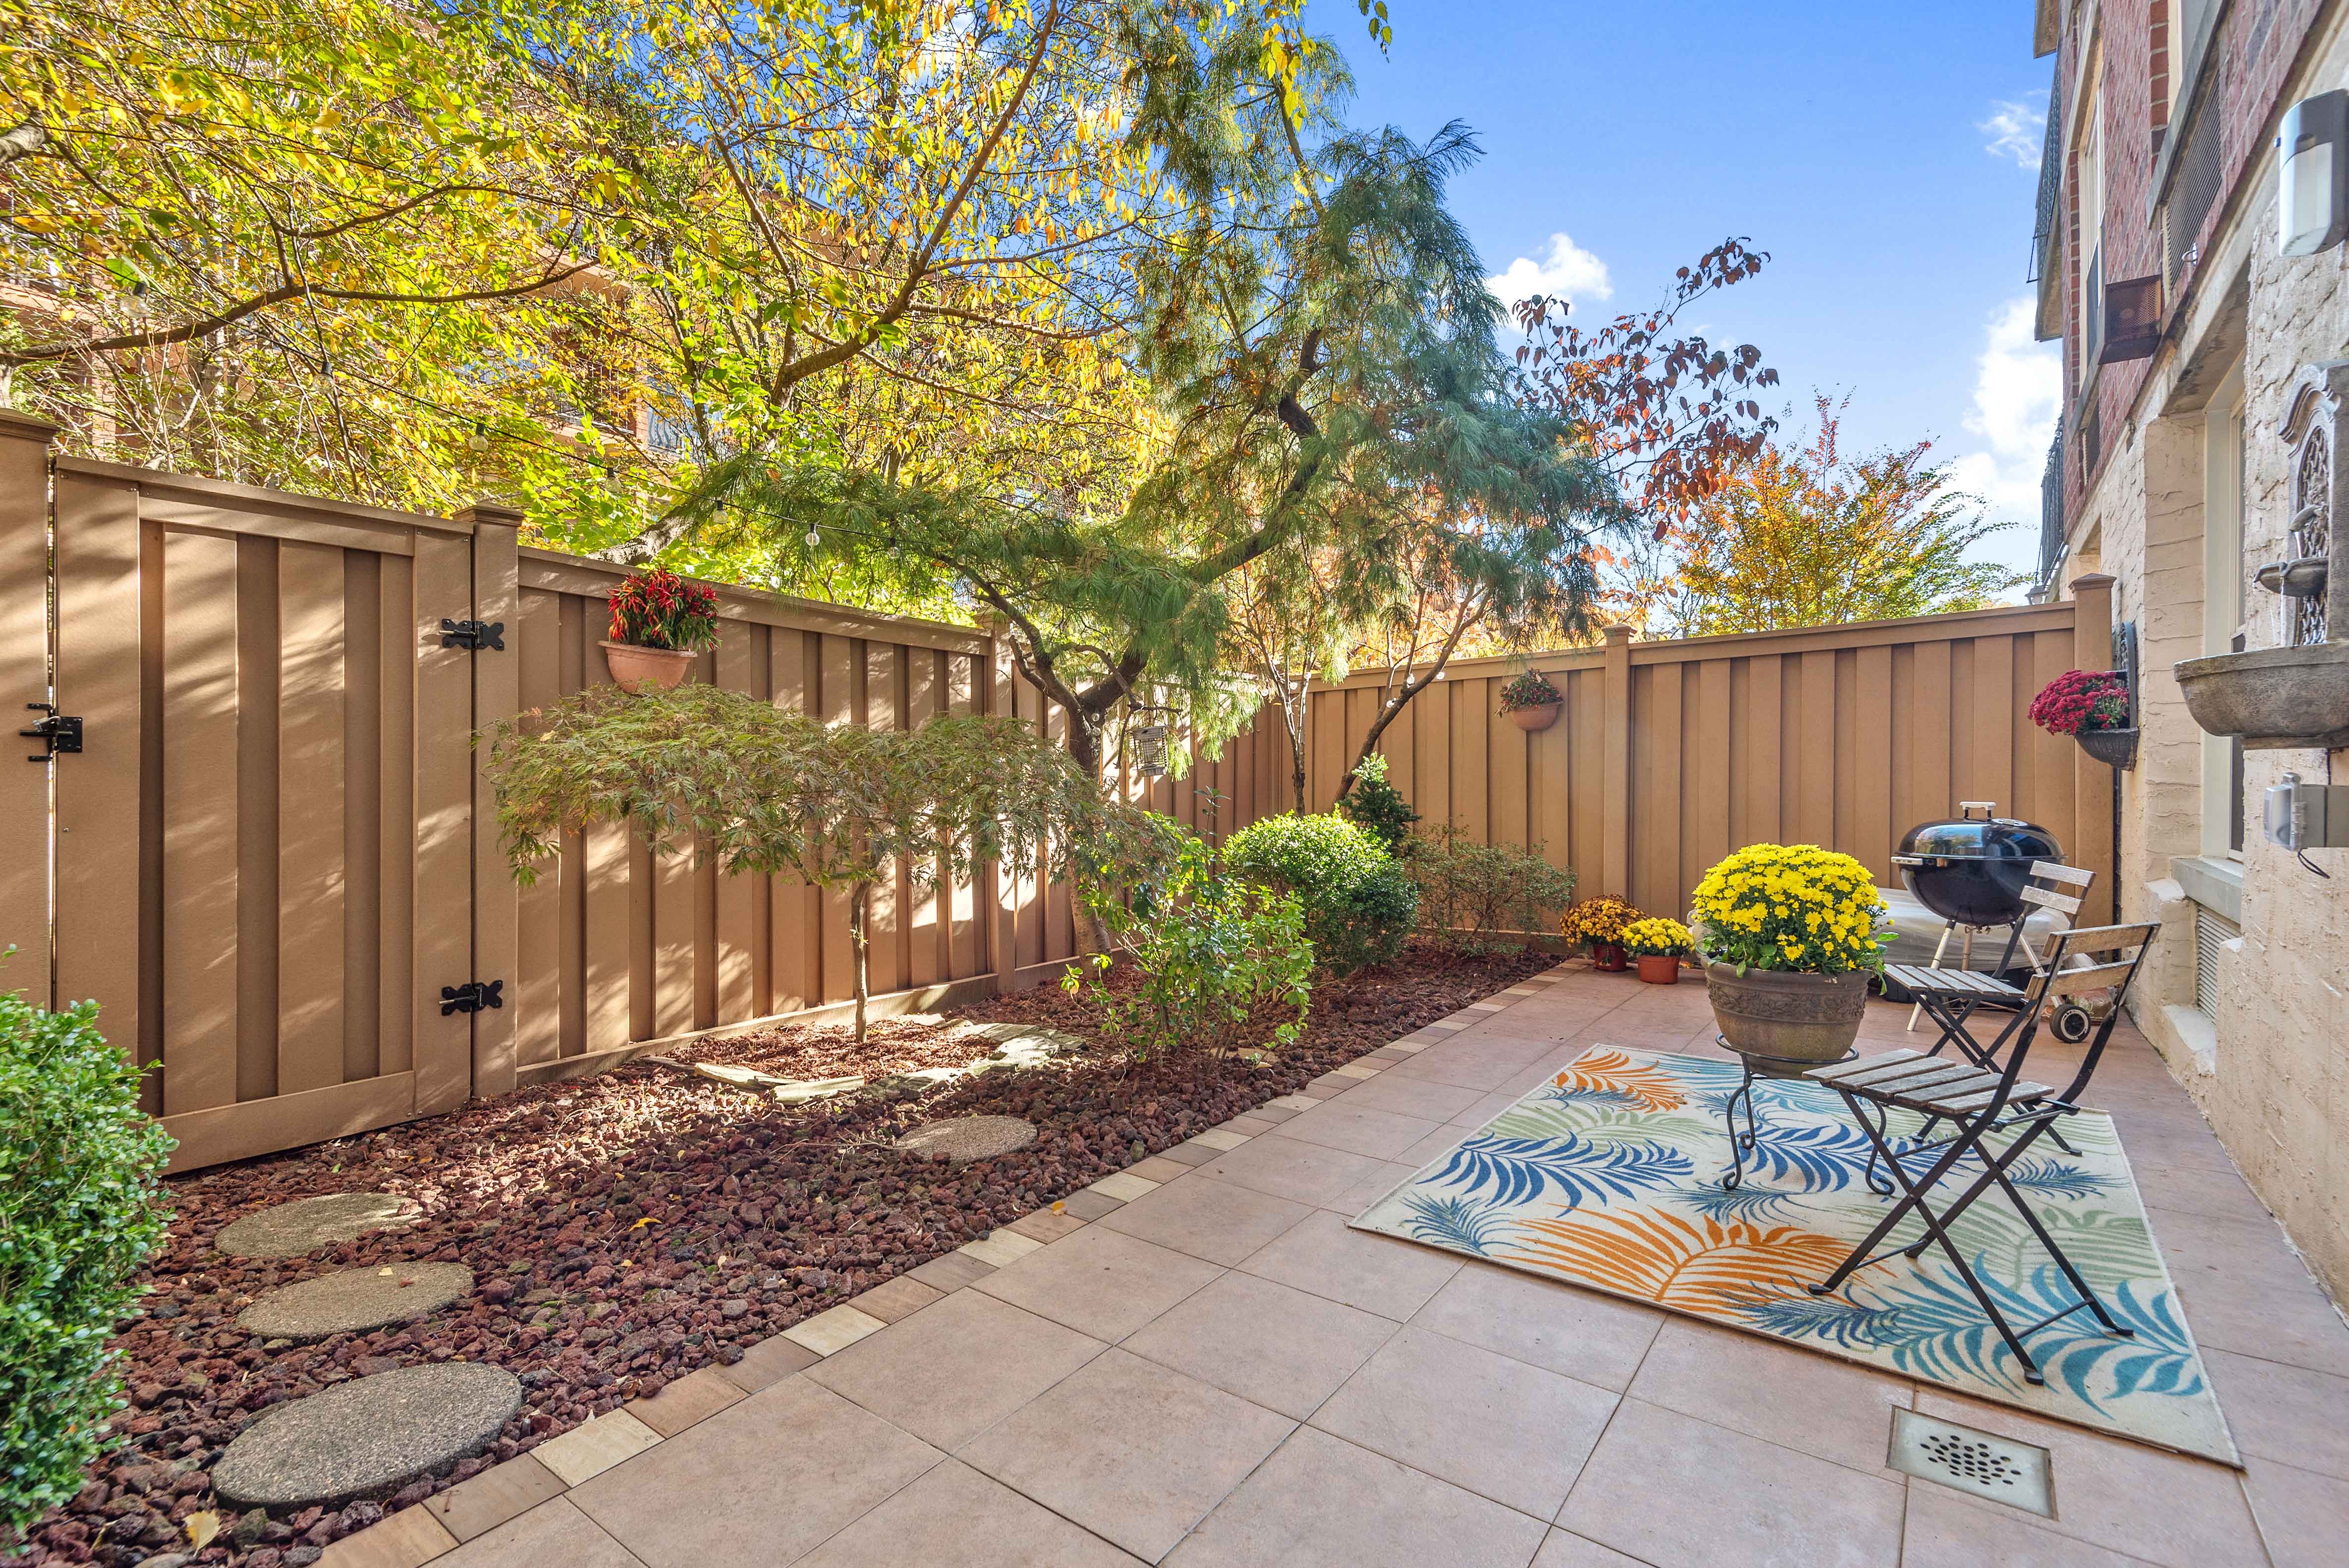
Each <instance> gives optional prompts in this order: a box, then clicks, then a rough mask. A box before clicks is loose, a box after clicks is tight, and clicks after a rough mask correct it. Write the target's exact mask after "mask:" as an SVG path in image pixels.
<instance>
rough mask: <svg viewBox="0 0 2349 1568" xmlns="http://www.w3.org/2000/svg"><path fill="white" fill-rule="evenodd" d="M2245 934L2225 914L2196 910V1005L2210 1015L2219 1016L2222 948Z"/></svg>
mask: <svg viewBox="0 0 2349 1568" xmlns="http://www.w3.org/2000/svg"><path fill="white" fill-rule="evenodd" d="M2241 934H2243V932H2242V928H2241V927H2240V926H2239V925H2237V924H2236V923H2234V922H2233V921H2231V920H2229V919H2228V918H2227V917H2226V916H2225V915H2223V914H2213V913H2210V912H2209V910H2207V909H2202V908H2199V907H2198V908H2197V909H2196V910H2195V911H2194V1006H2196V1007H2198V1008H2199V1009H2200V1010H2201V1011H2202V1012H2204V1013H2207V1014H2209V1016H2211V1017H2214V1018H2215V1017H2217V1016H2219V949H2220V945H2221V944H2225V943H2229V942H2232V941H2233V940H2235V938H2237V937H2238V936H2240V935H2241Z"/></svg>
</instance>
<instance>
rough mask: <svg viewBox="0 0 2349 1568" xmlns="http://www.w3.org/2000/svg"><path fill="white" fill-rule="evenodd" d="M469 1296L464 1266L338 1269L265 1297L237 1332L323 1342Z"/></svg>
mask: <svg viewBox="0 0 2349 1568" xmlns="http://www.w3.org/2000/svg"><path fill="white" fill-rule="evenodd" d="M472 1292H473V1271H472V1270H471V1269H469V1268H467V1267H465V1266H464V1265H463V1264H392V1265H390V1266H389V1267H383V1268H363V1269H341V1270H338V1271H336V1273H334V1274H320V1275H319V1276H318V1277H317V1278H316V1279H305V1280H303V1281H301V1282H299V1283H298V1284H282V1285H279V1286H278V1287H277V1288H276V1289H275V1290H270V1291H264V1292H263V1293H262V1294H261V1296H260V1298H259V1299H258V1300H256V1301H255V1302H254V1304H253V1305H251V1306H248V1307H246V1308H245V1309H244V1310H243V1312H241V1313H239V1314H238V1315H237V1319H236V1326H238V1327H239V1328H242V1329H243V1330H244V1331H245V1332H246V1333H247V1334H258V1335H260V1336H262V1337H263V1338H264V1339H324V1338H326V1336H328V1335H330V1334H346V1333H356V1332H357V1331H358V1330H360V1329H363V1328H381V1327H382V1326H384V1325H386V1324H388V1323H410V1322H413V1321H415V1320H416V1319H417V1318H419V1317H422V1316H424V1315H426V1314H428V1313H433V1312H438V1311H440V1309H441V1308H442V1307H444V1306H446V1305H449V1304H450V1302H452V1301H455V1300H457V1299H458V1298H459V1297H460V1296H466V1295H471V1294H472Z"/></svg>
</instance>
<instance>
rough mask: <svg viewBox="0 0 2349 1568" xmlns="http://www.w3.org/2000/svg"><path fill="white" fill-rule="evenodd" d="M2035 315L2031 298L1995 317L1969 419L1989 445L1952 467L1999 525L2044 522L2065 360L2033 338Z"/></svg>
mask: <svg viewBox="0 0 2349 1568" xmlns="http://www.w3.org/2000/svg"><path fill="white" fill-rule="evenodd" d="M2032 321H2033V300H2032V299H2031V297H2030V296H2029V295H2027V294H2026V295H2023V296H2022V297H2020V298H2017V299H2012V300H2009V301H2008V302H2007V303H2006V304H2003V305H2002V306H2001V307H2000V308H1999V309H1998V310H1997V311H1995V312H1993V313H1992V315H1991V318H1990V322H1989V325H1988V328H1987V330H1986V332H1985V334H1984V338H1983V344H1982V355H1981V357H1979V358H1978V359H1976V360H1975V361H1974V397H1973V406H1972V407H1971V408H1969V409H1968V410H1967V411H1966V416H1965V418H1964V420H1963V424H1964V426H1965V428H1966V430H1967V432H1968V433H1969V434H1971V435H1972V436H1974V437H1976V438H1979V439H1980V440H1981V442H1982V449H1980V450H1976V451H1972V452H1968V453H1965V454H1964V455H1962V456H1961V457H1958V458H1956V459H1952V460H1951V464H1950V470H1951V478H1953V479H1954V480H1956V481H1957V486H1958V488H1959V489H1961V490H1971V492H1973V493H1974V494H1975V495H1978V496H1980V497H1982V500H1983V501H1984V503H1985V504H1986V505H1987V506H1988V508H1989V511H1990V514H1991V516H1992V519H1993V520H1994V521H2036V520H2037V518H2038V516H2039V480H2040V476H2041V474H2042V473H2043V472H2044V470H2045V469H2046V466H2047V444H2048V443H2049V442H2050V441H2052V440H2054V438H2055V410H2056V406H2057V404H2058V402H2059V401H2060V400H2061V397H2062V394H2063V385H2064V362H2063V357H2062V355H2061V354H2060V353H2059V351H2058V349H2057V347H2056V346H2055V345H2054V344H2052V343H2038V342H2035V341H2033V337H2032ZM2033 537H2034V538H2035V537H2036V536H2035V535H2034V536H2033Z"/></svg>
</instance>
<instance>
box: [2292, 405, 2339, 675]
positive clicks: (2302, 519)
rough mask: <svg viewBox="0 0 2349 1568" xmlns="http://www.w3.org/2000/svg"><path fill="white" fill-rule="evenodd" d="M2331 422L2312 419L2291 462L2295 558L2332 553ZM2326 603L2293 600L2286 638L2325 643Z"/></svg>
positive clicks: (2318, 598) (2318, 597) (2312, 598)
mask: <svg viewBox="0 0 2349 1568" xmlns="http://www.w3.org/2000/svg"><path fill="white" fill-rule="evenodd" d="M2329 424H2330V422H2329V421H2327V420H2323V419H2312V420H2310V421H2309V425H2308V433H2307V434H2306V435H2304V436H2302V438H2301V441H2300V455H2299V456H2298V457H2297V458H2295V459H2293V460H2292V533H2291V536H2290V538H2289V539H2287V540H2286V541H2285V545H2284V548H2285V551H2286V553H2287V555H2288V556H2289V558H2290V559H2292V560H2295V561H2305V560H2308V559H2310V558H2312V557H2313V558H2314V559H2316V560H2319V561H2323V560H2326V559H2329V558H2330V557H2331V555H2332V553H2333V433H2332V430H2331V428H2329ZM2324 600H2325V595H2323V594H2322V593H2311V594H2309V595H2308V596H2307V597H2306V598H2302V599H2294V600H2292V613H2291V616H2290V624H2289V626H2288V627H2287V632H2286V634H2287V636H2288V637H2289V639H2290V641H2291V642H2292V644H2293V645H2295V646H2304V645H2309V644H2313V643H2321V642H2323V641H2324Z"/></svg>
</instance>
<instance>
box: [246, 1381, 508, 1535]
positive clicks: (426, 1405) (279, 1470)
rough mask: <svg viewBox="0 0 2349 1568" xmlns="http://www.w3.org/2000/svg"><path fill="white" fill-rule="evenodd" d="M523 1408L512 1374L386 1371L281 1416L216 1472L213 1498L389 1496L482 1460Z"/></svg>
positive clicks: (289, 1406)
mask: <svg viewBox="0 0 2349 1568" xmlns="http://www.w3.org/2000/svg"><path fill="white" fill-rule="evenodd" d="M521 1408H522V1380H521V1379H520V1378H518V1377H515V1376H514V1375H513V1374H512V1373H511V1372H509V1371H507V1370H506V1369H505V1368H504V1367H489V1366H484V1365H482V1364H481V1363H480V1362H478V1361H448V1362H443V1363H441V1364H440V1365H439V1366H435V1367H401V1368H399V1369H398V1371H396V1372H378V1373H377V1374H376V1375H375V1376H374V1377H359V1378H355V1379H353V1380H352V1381H350V1382H348V1383H342V1384H338V1385H336V1387H332V1388H328V1389H326V1391H325V1392H324V1393H319V1394H313V1395H311V1396H310V1397H309V1398H305V1399H295V1400H292V1401H290V1402H288V1403H286V1404H283V1405H278V1406H275V1407H274V1408H271V1409H270V1410H269V1411H268V1412H267V1413H266V1414H264V1416H263V1417H262V1418H260V1419H259V1420H257V1421H255V1422H254V1423H253V1425H251V1426H249V1427H247V1428H246V1429H244V1430H243V1432H242V1433H240V1434H238V1436H237V1438H236V1439H235V1440H234V1441H233V1442H232V1443H230V1444H229V1446H228V1451H227V1452H225V1453H223V1454H222V1456H221V1458H220V1462H219V1463H217V1464H215V1465H213V1466H212V1490H213V1491H217V1492H218V1493H219V1494H220V1496H221V1498H222V1501H226V1502H228V1503H230V1504H232V1505H233V1506H234V1507H237V1508H241V1509H242V1508H270V1509H285V1508H299V1507H303V1506H305V1505H306V1504H309V1503H318V1504H320V1505H322V1506H325V1507H327V1508H335V1507H339V1506H340V1505H341V1504H343V1503H346V1502H350V1501H356V1500H357V1499H359V1498H363V1497H387V1496H389V1495H390V1494H391V1493H393V1492H395V1491H398V1490H399V1489H400V1488H401V1487H403V1486H406V1485H407V1484H408V1483H409V1481H411V1480H415V1479H416V1478H417V1477H419V1476H421V1475H428V1474H430V1473H432V1472H434V1471H436V1470H440V1469H441V1468H442V1467H443V1466H446V1465H450V1464H454V1463H455V1462H456V1461H457V1460H461V1459H464V1458H466V1457H467V1456H469V1455H471V1454H477V1453H479V1452H481V1450H482V1449H485V1448H487V1447H489V1446H490V1444H491V1442H492V1440H494V1439H496V1437H497V1435H498V1433H499V1432H500V1431H501V1430H502V1429H503V1428H504V1427H505V1424H506V1422H507V1421H509V1420H511V1419H512V1418H513V1413H514V1412H515V1411H516V1410H519V1409H521Z"/></svg>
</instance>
